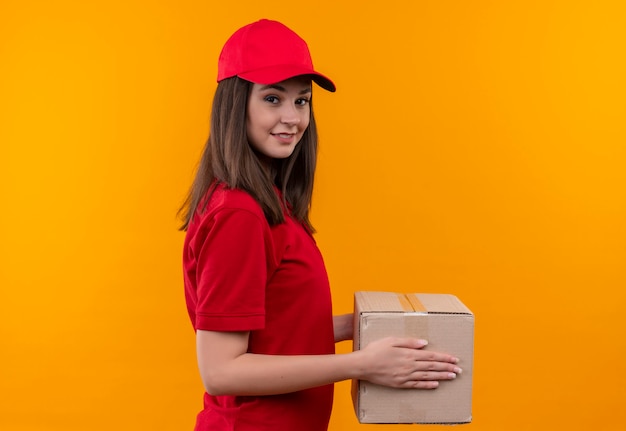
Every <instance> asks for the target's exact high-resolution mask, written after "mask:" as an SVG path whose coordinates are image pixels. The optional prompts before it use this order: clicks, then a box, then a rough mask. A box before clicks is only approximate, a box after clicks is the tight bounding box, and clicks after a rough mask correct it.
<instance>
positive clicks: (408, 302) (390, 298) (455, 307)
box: [355, 291, 472, 315]
mask: <svg viewBox="0 0 626 431" xmlns="http://www.w3.org/2000/svg"><path fill="white" fill-rule="evenodd" d="M355 299H356V303H357V304H358V309H359V310H360V311H368V312H385V313H389V312H392V313H393V312H400V313H407V312H409V313H410V312H414V313H424V312H426V313H433V314H436V313H449V314H469V315H471V314H472V312H471V311H470V310H469V308H467V307H466V306H465V305H464V304H463V303H462V302H461V301H460V300H459V299H458V298H457V297H456V296H454V295H444V294H430V293H407V294H404V293H394V292H365V291H362V292H356V293H355Z"/></svg>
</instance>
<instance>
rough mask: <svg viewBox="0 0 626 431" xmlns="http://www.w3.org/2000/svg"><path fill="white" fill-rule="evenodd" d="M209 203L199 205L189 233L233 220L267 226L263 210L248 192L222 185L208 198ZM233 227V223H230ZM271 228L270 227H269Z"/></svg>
mask: <svg viewBox="0 0 626 431" xmlns="http://www.w3.org/2000/svg"><path fill="white" fill-rule="evenodd" d="M206 199H208V201H206V204H204V202H203V203H202V204H201V205H199V208H201V209H199V210H198V212H197V213H196V215H195V216H194V218H193V220H192V221H191V223H190V225H189V231H191V232H195V231H197V230H204V229H206V228H209V227H213V226H214V225H215V224H216V223H217V224H219V225H222V224H223V223H224V222H227V221H231V220H235V219H236V220H248V223H253V224H255V225H261V226H264V225H266V224H267V220H266V219H265V214H264V213H263V209H262V208H261V206H260V205H259V204H258V202H257V201H256V200H255V199H254V198H253V197H252V196H251V195H250V194H248V193H247V192H245V191H243V190H240V189H231V188H227V187H226V186H224V185H222V184H220V185H218V186H217V187H216V188H215V189H214V190H213V192H212V193H209V194H208V195H207V197H206ZM228 224H230V225H232V223H228ZM268 227H269V226H268Z"/></svg>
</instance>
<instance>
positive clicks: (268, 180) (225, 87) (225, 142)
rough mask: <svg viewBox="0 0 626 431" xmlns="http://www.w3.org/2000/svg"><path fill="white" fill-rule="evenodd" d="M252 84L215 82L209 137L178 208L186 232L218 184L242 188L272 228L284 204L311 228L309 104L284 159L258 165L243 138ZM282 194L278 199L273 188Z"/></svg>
mask: <svg viewBox="0 0 626 431" xmlns="http://www.w3.org/2000/svg"><path fill="white" fill-rule="evenodd" d="M251 88H252V83H250V82H248V81H245V80H243V79H241V78H238V77H236V76H235V77H232V78H228V79H224V80H223V81H220V82H219V83H218V85H217V89H216V90H215V96H214V98H213V107H212V110H211V126H210V132H209V139H208V140H207V142H206V145H205V147H204V151H203V153H202V157H201V159H200V164H199V166H198V170H197V172H196V176H195V179H194V181H193V183H192V185H191V187H190V189H189V193H188V194H187V198H186V199H185V201H184V203H183V205H182V206H181V208H180V209H179V211H178V214H179V216H180V217H181V219H182V220H183V224H182V226H181V227H180V230H187V228H188V227H189V223H190V222H191V220H192V219H193V217H194V215H195V214H196V213H202V212H203V211H204V210H205V209H206V205H207V203H208V201H209V198H210V196H211V194H212V193H213V191H214V190H215V187H216V186H217V184H219V183H222V184H224V185H225V186H226V187H228V188H232V189H241V190H244V191H246V192H247V193H248V194H250V195H251V196H252V197H253V198H254V199H255V200H256V201H257V202H258V203H259V205H260V206H261V208H262V210H263V213H264V214H265V218H266V219H267V221H268V223H269V224H270V225H272V226H274V225H277V224H280V223H283V222H284V221H285V219H284V215H283V214H284V213H283V208H286V209H287V210H288V211H289V212H290V214H291V216H292V217H293V218H295V219H296V220H297V221H299V222H301V223H303V224H304V225H305V226H306V227H307V229H308V230H309V231H310V232H314V229H313V226H312V225H311V221H310V220H309V208H310V206H311V197H312V195H313V182H314V177H315V166H316V162H317V127H316V125H315V117H314V115H313V106H312V105H311V114H310V115H311V118H310V121H309V126H308V127H307V129H306V130H305V132H304V134H303V135H302V139H301V140H300V142H299V143H298V145H296V148H295V149H294V151H293V153H292V154H291V155H290V156H289V157H288V158H285V159H276V160H274V161H273V166H272V169H271V170H269V171H268V169H267V168H266V167H265V166H264V165H263V163H262V162H261V160H260V159H259V157H258V156H257V154H256V152H255V151H254V150H253V149H252V147H251V146H250V144H249V142H248V135H247V132H246V112H247V106H248V97H249V94H250V90H251ZM275 186H276V187H278V189H279V190H280V191H281V192H282V197H283V201H282V202H281V201H280V200H279V198H278V195H277V194H276V192H275V190H274V187H275Z"/></svg>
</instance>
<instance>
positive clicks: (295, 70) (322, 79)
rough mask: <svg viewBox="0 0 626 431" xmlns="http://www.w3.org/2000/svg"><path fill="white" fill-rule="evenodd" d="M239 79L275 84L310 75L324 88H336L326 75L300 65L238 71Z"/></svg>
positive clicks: (333, 90) (331, 90)
mask: <svg viewBox="0 0 626 431" xmlns="http://www.w3.org/2000/svg"><path fill="white" fill-rule="evenodd" d="M238 76H239V77H240V78H241V79H245V80H246V81H250V82H254V83H255V84H263V85H270V84H276V83H278V82H281V81H285V80H286V79H289V78H293V77H296V76H310V77H311V79H312V80H313V81H314V82H315V83H316V84H317V85H319V86H320V87H322V88H323V89H324V90H328V91H330V92H335V91H336V90H337V88H336V87H335V84H334V83H333V81H331V80H330V78H328V77H327V76H324V75H322V74H321V73H319V72H316V71H314V70H312V69H307V68H304V67H300V66H292V65H281V66H273V67H269V68H265V69H258V70H254V71H250V72H244V73H240V74H239V75H238Z"/></svg>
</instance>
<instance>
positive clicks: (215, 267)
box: [194, 209, 269, 331]
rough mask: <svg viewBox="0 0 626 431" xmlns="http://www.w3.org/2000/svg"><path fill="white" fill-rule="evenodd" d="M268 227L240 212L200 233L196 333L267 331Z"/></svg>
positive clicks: (227, 212)
mask: <svg viewBox="0 0 626 431" xmlns="http://www.w3.org/2000/svg"><path fill="white" fill-rule="evenodd" d="M266 225H267V222H265V220H264V219H261V218H259V216H258V215H257V214H254V213H252V212H250V211H247V210H244V209H222V210H219V211H217V212H216V213H214V214H213V216H212V217H211V220H210V223H208V224H207V225H205V226H203V227H202V229H200V231H199V232H198V233H199V235H198V236H197V237H196V241H195V244H194V254H195V257H196V274H195V275H196V294H197V302H196V310H195V314H196V322H195V327H196V329H202V330H211V331H251V330H256V329H262V328H263V327H264V325H265V286H266V283H267V260H268V256H269V253H268V250H267V249H268V235H269V228H267V227H266Z"/></svg>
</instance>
